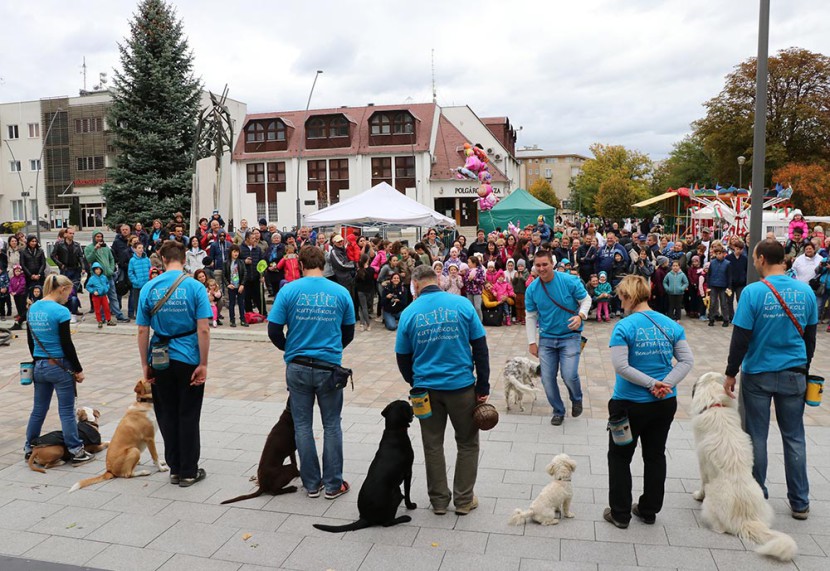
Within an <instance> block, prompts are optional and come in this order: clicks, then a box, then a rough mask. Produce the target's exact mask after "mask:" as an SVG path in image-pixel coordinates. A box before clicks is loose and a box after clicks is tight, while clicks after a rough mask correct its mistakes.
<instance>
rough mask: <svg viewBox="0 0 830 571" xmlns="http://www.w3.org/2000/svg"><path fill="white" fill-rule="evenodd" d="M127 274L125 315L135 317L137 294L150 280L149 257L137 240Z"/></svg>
mask: <svg viewBox="0 0 830 571" xmlns="http://www.w3.org/2000/svg"><path fill="white" fill-rule="evenodd" d="M127 275H128V276H129V278H130V284H132V287H131V289H130V299H129V302H128V305H127V309H128V311H127V317H129V318H130V319H135V312H136V308H137V307H138V294H140V293H141V288H142V287H144V284H146V283H147V282H148V281H150V259H149V258H148V257H147V256H145V255H144V245H143V244H142V243H141V242H139V243H138V244H136V246H135V248H134V249H133V257H132V258H130V264H129V266H127Z"/></svg>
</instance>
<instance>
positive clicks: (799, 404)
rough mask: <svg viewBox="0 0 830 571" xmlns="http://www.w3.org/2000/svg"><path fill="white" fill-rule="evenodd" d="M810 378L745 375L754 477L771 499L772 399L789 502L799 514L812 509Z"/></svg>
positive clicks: (743, 401)
mask: <svg viewBox="0 0 830 571" xmlns="http://www.w3.org/2000/svg"><path fill="white" fill-rule="evenodd" d="M806 390H807V376H806V375H804V374H803V373H796V372H794V371H780V372H769V373H755V374H750V373H742V374H741V387H740V393H739V407H740V408H739V410H740V413H741V422H742V424H743V428H744V431H745V432H746V433H747V434H749V438H750V440H752V453H753V457H754V459H755V462H754V464H753V466H752V476H753V477H754V478H755V481H756V482H758V484H759V485H760V486H761V489H762V490H764V497H768V492H767V487H766V484H765V482H766V479H767V436H768V435H769V411H770V400H772V401H774V402H775V419H776V421H777V422H778V429H779V430H780V431H781V440H782V441H783V442H784V472H785V474H786V478H787V499H788V500H789V501H790V507H791V508H792V509H793V510H795V511H804V510H806V509H807V508H808V507H809V506H810V499H809V495H810V484H809V482H808V481H807V443H806V440H805V437H804V392H805V391H806Z"/></svg>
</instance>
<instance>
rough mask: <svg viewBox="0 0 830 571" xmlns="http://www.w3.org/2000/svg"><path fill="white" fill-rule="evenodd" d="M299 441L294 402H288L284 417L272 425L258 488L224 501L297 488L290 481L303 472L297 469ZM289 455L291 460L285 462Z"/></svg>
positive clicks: (246, 498) (258, 476)
mask: <svg viewBox="0 0 830 571" xmlns="http://www.w3.org/2000/svg"><path fill="white" fill-rule="evenodd" d="M296 452H297V444H296V442H295V441H294V419H293V418H292V416H291V404H290V402H289V403H288V404H286V406H285V410H284V411H283V412H282V415H281V416H280V419H279V420H278V421H277V423H276V424H275V425H274V427H273V428H272V429H271V432H270V433H269V434H268V438H267V439H266V440H265V447H264V448H263V449H262V456H260V458H259V466H258V467H257V485H258V486H259V488H258V489H257V491H255V492H253V493H250V494H245V495H244V496H239V497H236V498H233V499H230V500H225V501H224V502H222V503H223V504H230V503H233V502H238V501H241V500H250V499H251V498H257V497H259V496H261V495H262V494H264V493H268V494H273V495H275V496H279V495H281V494H289V493H291V492H296V491H297V486H289V485H288V484H289V483H290V482H291V480H293V479H294V478H296V477H297V476H299V475H300V471H299V470H298V469H297V454H296ZM286 458H290V459H291V460H290V462H291V463H290V464H288V465H283V464H284V462H285V459H286Z"/></svg>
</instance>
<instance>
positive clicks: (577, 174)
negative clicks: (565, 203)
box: [571, 167, 582, 178]
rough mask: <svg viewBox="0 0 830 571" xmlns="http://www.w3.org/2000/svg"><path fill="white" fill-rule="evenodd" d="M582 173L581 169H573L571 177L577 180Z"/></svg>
mask: <svg viewBox="0 0 830 571" xmlns="http://www.w3.org/2000/svg"><path fill="white" fill-rule="evenodd" d="M581 171H582V169H581V168H579V167H571V177H572V178H576V177H578V176H579V173H580V172H581Z"/></svg>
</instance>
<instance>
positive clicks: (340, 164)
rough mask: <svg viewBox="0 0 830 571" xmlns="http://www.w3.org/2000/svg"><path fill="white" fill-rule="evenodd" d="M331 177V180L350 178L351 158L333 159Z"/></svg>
mask: <svg viewBox="0 0 830 571" xmlns="http://www.w3.org/2000/svg"><path fill="white" fill-rule="evenodd" d="M329 178H330V179H331V180H349V159H331V160H330V161H329Z"/></svg>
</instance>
